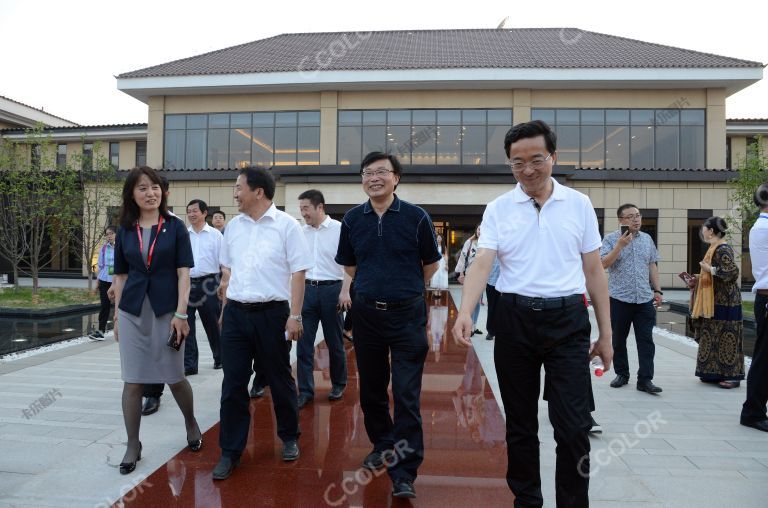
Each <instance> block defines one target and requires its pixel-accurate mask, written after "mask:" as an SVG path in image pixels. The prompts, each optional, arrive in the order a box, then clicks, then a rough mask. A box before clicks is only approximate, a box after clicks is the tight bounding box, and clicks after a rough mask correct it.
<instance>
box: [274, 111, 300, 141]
mask: <svg viewBox="0 0 768 508" xmlns="http://www.w3.org/2000/svg"><path fill="white" fill-rule="evenodd" d="M297 119H298V118H297V114H296V111H287V112H282V113H276V114H275V127H296V125H297ZM294 143H295V142H294Z"/></svg>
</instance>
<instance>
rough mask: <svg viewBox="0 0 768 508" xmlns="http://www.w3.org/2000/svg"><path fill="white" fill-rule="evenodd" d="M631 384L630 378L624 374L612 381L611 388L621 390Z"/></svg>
mask: <svg viewBox="0 0 768 508" xmlns="http://www.w3.org/2000/svg"><path fill="white" fill-rule="evenodd" d="M627 383H629V378H628V377H627V376H625V375H623V374H619V375H618V376H616V377H615V378H614V380H613V381H611V388H619V387H621V386H624V385H625V384H627Z"/></svg>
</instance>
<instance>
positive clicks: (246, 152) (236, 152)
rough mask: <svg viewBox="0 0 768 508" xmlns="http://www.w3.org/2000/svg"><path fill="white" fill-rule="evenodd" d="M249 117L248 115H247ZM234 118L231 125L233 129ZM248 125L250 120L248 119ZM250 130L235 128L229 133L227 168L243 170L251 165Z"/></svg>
mask: <svg viewBox="0 0 768 508" xmlns="http://www.w3.org/2000/svg"><path fill="white" fill-rule="evenodd" d="M249 116H250V115H249ZM234 117H235V115H232V123H233V127H234V123H235V122H234ZM248 121H249V123H250V118H249V119H248ZM251 138H252V136H251V129H250V127H249V128H242V127H241V128H236V129H232V130H231V131H230V132H229V166H228V167H229V168H232V169H234V168H238V169H241V168H244V167H247V166H250V164H251V144H252V143H251Z"/></svg>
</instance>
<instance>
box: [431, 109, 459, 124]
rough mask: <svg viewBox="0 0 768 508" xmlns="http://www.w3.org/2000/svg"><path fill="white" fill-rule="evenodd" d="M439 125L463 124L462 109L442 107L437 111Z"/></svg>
mask: <svg viewBox="0 0 768 508" xmlns="http://www.w3.org/2000/svg"><path fill="white" fill-rule="evenodd" d="M437 124H438V125H461V110H459V109H440V110H438V111H437Z"/></svg>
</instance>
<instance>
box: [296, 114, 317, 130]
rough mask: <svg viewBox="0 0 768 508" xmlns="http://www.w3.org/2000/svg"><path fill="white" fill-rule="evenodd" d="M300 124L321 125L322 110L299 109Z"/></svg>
mask: <svg viewBox="0 0 768 508" xmlns="http://www.w3.org/2000/svg"><path fill="white" fill-rule="evenodd" d="M299 125H300V126H302V127H320V112H319V111H299Z"/></svg>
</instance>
